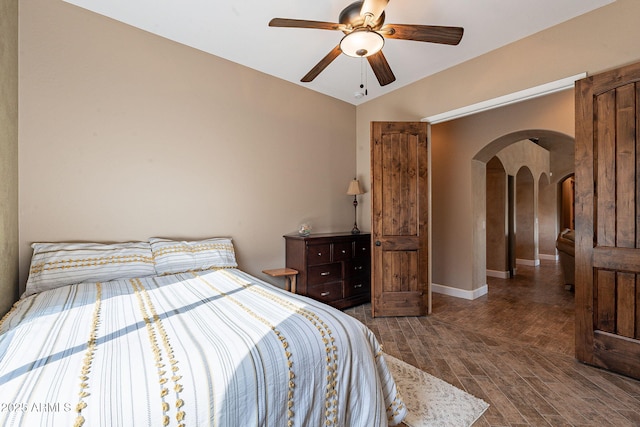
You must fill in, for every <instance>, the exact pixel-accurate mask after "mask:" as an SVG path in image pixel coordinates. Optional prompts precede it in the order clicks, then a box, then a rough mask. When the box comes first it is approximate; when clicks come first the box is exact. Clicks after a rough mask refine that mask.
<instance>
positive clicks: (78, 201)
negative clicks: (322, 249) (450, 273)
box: [19, 0, 356, 283]
mask: <svg viewBox="0 0 640 427" xmlns="http://www.w3.org/2000/svg"><path fill="white" fill-rule="evenodd" d="M20 48H21V56H20V115H21V122H20V153H19V154H20V273H21V274H20V277H21V282H22V283H24V281H25V280H26V277H27V269H28V264H29V259H30V256H31V249H30V247H29V244H30V243H31V242H34V241H66V240H90V241H123V240H144V239H147V238H148V237H152V236H166V237H175V238H194V239H195V238H202V237H208V236H220V235H225V236H231V237H233V239H234V241H235V244H236V249H237V255H238V259H239V263H240V266H241V267H242V268H243V269H245V270H246V271H248V272H250V273H253V274H255V275H257V276H259V277H262V278H265V279H268V278H267V277H265V276H264V275H263V274H262V273H261V270H262V269H264V268H270V267H280V266H284V239H283V238H282V235H283V234H285V233H289V232H294V231H296V230H297V228H298V225H299V224H300V223H302V222H305V221H306V222H310V223H311V225H312V226H313V227H314V231H329V230H350V229H351V226H352V222H353V205H352V200H351V199H350V198H349V196H347V195H346V194H345V193H346V190H347V186H348V184H349V181H350V180H351V179H353V176H354V173H355V167H356V154H355V146H354V144H355V107H354V106H352V105H350V104H347V103H344V102H341V101H337V100H335V99H334V98H330V97H327V96H323V95H319V94H317V93H315V92H312V91H310V90H308V89H305V88H302V87H300V86H298V85H294V84H291V83H287V82H285V81H282V80H279V79H275V78H272V77H270V76H267V75H265V74H261V73H258V72H256V71H253V70H250V69H248V68H245V67H242V66H239V65H237V64H234V63H231V62H228V61H225V60H222V59H219V58H216V57H213V56H211V55H207V54H204V53H202V52H200V51H197V50H194V49H191V48H187V47H185V46H182V45H179V44H177V43H173V42H170V41H167V40H165V39H162V38H160V37H157V36H154V35H151V34H149V33H145V32H143V31H141V30H138V29H135V28H132V27H129V26H127V25H125V24H122V23H119V22H116V21H113V20H110V19H107V18H105V17H102V16H100V15H97V14H93V13H91V12H88V11H86V10H84V9H80V8H77V7H75V6H72V5H70V4H68V3H64V2H60V1H55V2H51V1H46V0H31V1H29V2H24V3H23V4H22V6H21V13H20ZM275 283H278V282H275Z"/></svg>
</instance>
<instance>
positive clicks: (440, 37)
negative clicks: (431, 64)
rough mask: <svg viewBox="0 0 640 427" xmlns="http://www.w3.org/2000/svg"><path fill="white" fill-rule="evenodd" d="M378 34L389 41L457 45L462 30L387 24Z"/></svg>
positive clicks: (435, 26)
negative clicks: (398, 40)
mask: <svg viewBox="0 0 640 427" xmlns="http://www.w3.org/2000/svg"><path fill="white" fill-rule="evenodd" d="M378 32H379V33H380V34H382V35H383V36H385V37H387V38H390V39H403V40H415V41H418V42H429V43H441V44H451V45H457V44H458V43H460V40H462V34H463V33H464V28H462V27H442V26H437V25H409V24H388V25H385V26H384V27H382V28H381V29H380V30H379V31H378Z"/></svg>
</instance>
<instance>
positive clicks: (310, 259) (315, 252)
mask: <svg viewBox="0 0 640 427" xmlns="http://www.w3.org/2000/svg"><path fill="white" fill-rule="evenodd" d="M328 262H331V244H330V243H327V244H326V245H309V250H308V252H307V264H309V265H317V264H326V263H328Z"/></svg>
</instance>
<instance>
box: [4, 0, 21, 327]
mask: <svg viewBox="0 0 640 427" xmlns="http://www.w3.org/2000/svg"><path fill="white" fill-rule="evenodd" d="M0 76H1V77H0V260H2V262H0V316H2V315H4V313H5V312H7V311H8V310H9V308H10V307H11V304H13V301H14V300H15V297H16V294H17V289H16V285H17V283H18V0H0Z"/></svg>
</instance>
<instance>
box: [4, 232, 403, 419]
mask: <svg viewBox="0 0 640 427" xmlns="http://www.w3.org/2000/svg"><path fill="white" fill-rule="evenodd" d="M32 246H33V248H34V254H33V258H32V261H31V267H30V272H29V279H28V281H27V286H26V291H25V293H24V294H23V296H22V297H21V299H20V300H19V301H18V302H17V303H16V304H15V305H14V306H13V308H12V309H11V310H10V311H9V313H7V315H6V316H4V317H3V318H2V320H0V426H29V427H32V426H62V425H66V426H77V427H80V426H136V427H139V426H154V427H156V426H208V425H211V426H234V427H235V426H278V427H279V426H287V427H288V426H304V427H307V426H318V427H320V426H363V427H372V426H386V425H396V424H398V423H399V422H400V421H401V420H402V419H403V418H404V416H405V414H406V408H405V407H404V404H403V402H402V400H401V398H400V397H399V394H398V391H397V389H396V386H395V383H394V381H393V378H392V376H391V374H390V372H389V370H388V368H387V365H386V363H385V360H384V354H383V353H382V349H381V347H380V345H379V344H378V342H377V340H376V338H375V336H374V335H373V333H372V332H371V331H370V330H369V329H367V328H366V327H365V326H364V325H362V324H361V323H360V322H358V321H357V320H355V319H353V318H352V317H350V316H348V315H346V314H344V313H342V312H340V311H338V310H335V309H333V308H331V307H329V306H327V305H324V304H322V303H319V302H316V301H314V300H311V299H308V298H306V297H303V296H299V295H294V294H291V293H289V292H287V291H285V290H282V289H280V288H277V287H275V286H272V285H270V284H268V283H266V282H264V281H262V280H259V279H258V278H256V277H253V276H251V275H249V274H247V273H246V272H243V271H241V270H240V269H238V268H237V264H236V261H235V253H234V250H233V244H232V242H231V239H228V238H215V239H206V240H200V241H191V242H187V241H177V240H176V241H173V240H170V239H150V240H149V241H148V242H128V243H116V244H97V243H81V244H79V243H36V244H34V245H32Z"/></svg>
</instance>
